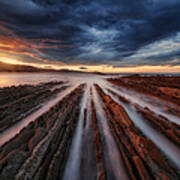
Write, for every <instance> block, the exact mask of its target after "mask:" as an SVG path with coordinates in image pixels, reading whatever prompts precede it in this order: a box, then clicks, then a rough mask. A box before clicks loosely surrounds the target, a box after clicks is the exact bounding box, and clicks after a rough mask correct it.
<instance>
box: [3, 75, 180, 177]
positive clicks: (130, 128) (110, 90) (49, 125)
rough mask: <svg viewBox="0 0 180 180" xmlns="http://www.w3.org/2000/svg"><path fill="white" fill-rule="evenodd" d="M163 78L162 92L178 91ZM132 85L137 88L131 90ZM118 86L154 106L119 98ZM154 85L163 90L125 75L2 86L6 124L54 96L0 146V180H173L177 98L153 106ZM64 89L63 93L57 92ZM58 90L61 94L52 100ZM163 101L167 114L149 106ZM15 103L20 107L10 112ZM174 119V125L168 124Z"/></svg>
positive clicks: (179, 132)
mask: <svg viewBox="0 0 180 180" xmlns="http://www.w3.org/2000/svg"><path fill="white" fill-rule="evenodd" d="M148 78H149V79H148ZM164 78H165V77H158V78H157V79H158V80H164ZM169 78H170V79H168V78H167V80H166V81H165V80H164V81H165V82H167V86H168V88H176V89H178V88H179V85H178V82H179V81H178V78H177V79H176V78H175V79H173V77H169ZM139 79H140V80H139ZM172 80H173V81H174V84H173V83H172V82H171V81H172ZM136 81H137V86H136V87H135V88H134V85H135V84H136ZM109 82H110V83H109ZM147 82H149V86H148V87H144V89H143V92H141V90H140V86H142V84H145V83H147ZM138 83H139V84H138ZM143 86H145V85H143ZM121 87H123V88H125V90H126V89H127V94H128V93H129V92H128V91H129V90H130V89H132V90H133V91H134V92H136V93H137V94H138V96H141V95H142V100H147V99H148V98H149V99H150V100H151V101H150V100H149V99H148V101H147V102H148V103H151V102H152V101H153V102H152V106H146V105H147V104H146V103H144V104H143V103H140V101H133V99H131V98H130V97H131V96H134V95H135V94H134V93H132V94H130V93H129V94H128V96H125V95H124V94H126V93H125V92H124V90H123V91H122V89H121ZM152 87H153V88H155V89H159V87H161V88H160V91H162V88H167V87H165V83H164V82H162V83H159V85H158V83H156V80H155V78H154V77H145V78H144V79H143V78H142V77H139V76H135V77H134V79H133V78H132V77H123V78H118V79H110V80H108V82H107V81H106V80H103V81H102V80H101V81H98V80H93V81H89V82H85V83H84V82H83V83H80V81H78V83H77V84H76V85H74V86H73V85H72V84H71V85H70V86H68V87H67V84H65V83H63V82H50V83H44V84H39V85H37V86H32V85H24V86H17V87H9V88H4V89H0V97H2V98H3V101H2V102H1V103H0V110H1V107H6V108H7V109H8V107H12V108H10V109H9V110H8V112H9V114H6V115H4V116H1V115H0V117H2V119H1V120H0V123H1V122H3V121H4V119H6V118H7V119H6V120H7V123H9V121H8V119H9V120H10V119H11V118H9V117H10V116H13V115H14V119H17V118H16V113H17V114H22V113H25V112H26V110H27V109H31V108H32V107H34V104H36V105H38V104H41V103H43V102H45V101H46V100H48V99H50V98H54V99H56V98H57V99H56V100H57V101H55V102H56V103H51V104H50V106H48V107H49V108H47V109H46V108H45V111H44V110H43V113H40V114H39V116H37V117H36V116H35V117H36V118H35V119H33V121H31V119H28V120H29V121H28V123H27V124H26V125H25V126H22V127H23V128H22V129H20V131H17V132H16V133H14V136H11V138H7V141H4V143H1V144H2V146H1V147H0V179H2V180H4V179H5V180H6V179H7V180H11V179H15V180H21V179H22V180H24V179H35V180H51V179H52V180H57V179H62V180H71V179H73V180H84V179H87V180H94V179H97V180H106V179H107V180H116V179H117V180H128V179H132V180H136V179H137V180H139V179H142V180H144V179H147V180H148V179H149V180H151V179H158V180H159V179H161V180H164V179H167V180H178V179H179V177H180V163H179V162H180V161H179V152H180V124H178V123H176V122H178V118H179V117H180V116H179V110H178V108H177V107H179V105H178V103H177V98H178V96H176V98H173V95H172V94H171V95H170V94H169V90H168V92H167V93H164V95H163V96H159V97H157V99H158V100H157V101H154V99H153V98H154V97H156V96H157V92H158V90H156V91H154V92H153V93H151V91H152ZM11 88H12V89H11ZM65 91H67V93H63V92H65ZM13 92H14V93H13ZM25 92H26V93H25ZM6 93H7V94H9V95H8V96H9V97H8V98H7V97H4V95H5V94H6ZM59 93H62V94H64V96H61V95H60V96H59V97H57V96H58V94H59ZM12 94H13V95H12ZM144 94H146V95H147V96H144ZM165 94H166V95H165ZM165 96H166V98H164V97H165ZM12 97H13V98H12ZM61 97H62V98H61ZM170 97H171V98H170ZM151 98H152V99H151ZM159 99H160V100H159ZM167 99H168V100H167ZM172 99H173V100H172ZM24 100H25V101H24ZM161 100H165V102H166V103H164V101H163V103H162V106H161V108H164V109H165V110H164V109H163V110H164V111H165V112H166V114H165V115H167V113H169V114H168V115H169V116H165V115H164V114H162V113H161V114H159V113H157V112H158V110H156V111H155V110H154V109H153V107H155V105H157V104H158V105H160V103H161ZM24 102H27V103H24ZM18 103H19V104H18ZM153 103H154V104H153ZM171 103H172V104H173V105H172V104H171ZM15 105H17V107H20V106H23V107H24V108H17V109H16V106H15ZM164 106H165V107H164ZM6 108H4V109H6ZM4 109H3V110H4ZM11 109H12V110H11ZM35 111H36V110H35ZM1 112H3V111H1ZM6 113H7V112H6ZM171 115H173V116H171ZM174 116H176V121H175V122H173V121H171V119H170V118H171V117H173V118H174ZM22 119H23V117H22ZM5 122H6V121H5ZM10 122H11V121H10ZM19 122H21V121H17V120H15V121H12V122H11V123H10V124H9V126H7V127H6V128H7V130H8V129H11V126H12V125H13V126H15V127H16V126H17V127H18V123H19ZM0 127H3V126H0ZM2 131H3V129H2ZM5 131H6V129H5ZM11 133H12V132H11ZM1 135H2V136H6V135H7V134H5V135H4V134H3V133H2V134H1ZM156 139H158V140H156ZM0 140H1V139H0ZM161 141H162V142H161Z"/></svg>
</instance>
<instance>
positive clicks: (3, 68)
mask: <svg viewBox="0 0 180 180" xmlns="http://www.w3.org/2000/svg"><path fill="white" fill-rule="evenodd" d="M41 71H46V70H44V69H41V68H36V67H33V66H25V65H13V64H8V63H4V62H0V72H41ZM47 71H50V70H47Z"/></svg>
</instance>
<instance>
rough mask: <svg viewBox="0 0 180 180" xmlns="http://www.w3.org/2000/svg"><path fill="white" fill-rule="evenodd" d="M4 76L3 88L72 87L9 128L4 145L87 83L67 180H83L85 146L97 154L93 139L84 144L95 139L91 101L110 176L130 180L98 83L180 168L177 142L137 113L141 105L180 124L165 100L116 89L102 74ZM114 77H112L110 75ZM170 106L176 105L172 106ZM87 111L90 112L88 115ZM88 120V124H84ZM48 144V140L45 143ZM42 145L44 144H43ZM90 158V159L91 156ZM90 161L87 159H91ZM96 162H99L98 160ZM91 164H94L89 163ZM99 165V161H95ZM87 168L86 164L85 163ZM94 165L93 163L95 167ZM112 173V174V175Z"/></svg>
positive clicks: (1, 141) (0, 139) (2, 136)
mask: <svg viewBox="0 0 180 180" xmlns="http://www.w3.org/2000/svg"><path fill="white" fill-rule="evenodd" d="M1 77H6V79H4V80H3V81H0V87H7V86H12V85H15V86H17V85H20V84H38V83H42V82H49V81H64V82H66V85H68V88H67V89H65V90H63V91H62V92H60V93H59V94H57V95H56V97H54V98H53V99H50V100H48V102H45V103H43V104H41V105H40V108H39V109H38V110H36V111H35V112H33V113H32V114H30V115H28V116H27V117H26V118H24V119H23V120H22V121H20V122H18V123H16V124H15V125H13V126H12V127H10V128H9V129H7V130H5V131H4V132H3V133H1V134H0V146H2V145H3V144H4V143H6V142H8V141H9V140H11V139H12V138H13V137H14V136H16V135H17V134H18V133H19V132H20V131H21V130H22V129H23V128H24V127H26V126H27V125H28V124H29V123H30V122H33V121H35V120H36V119H37V118H38V117H39V116H41V115H42V114H44V113H45V112H47V111H48V110H49V109H50V108H51V107H53V106H55V105H56V104H57V103H58V102H59V101H61V100H62V99H63V98H64V97H66V96H67V95H68V94H70V93H71V92H72V91H73V90H74V89H75V88H77V87H78V86H79V85H81V84H85V88H84V93H83V96H82V99H81V103H80V104H78V105H79V106H80V114H79V117H78V122H77V126H76V128H75V132H74V136H73V138H72V144H71V146H70V151H69V156H68V159H67V163H66V165H65V171H64V174H63V180H71V179H73V180H79V179H82V175H81V173H82V170H81V168H82V160H83V158H84V155H86V153H85V152H84V151H85V150H84V149H83V147H84V146H85V144H86V145H87V147H86V148H88V147H91V149H89V152H90V154H91V155H92V154H93V153H94V152H93V150H92V149H93V148H94V146H93V137H91V138H92V142H91V146H89V145H88V143H87V142H86V143H85V142H84V140H87V139H88V138H89V133H91V136H92V127H91V125H92V122H91V121H92V119H91V110H92V109H91V101H93V102H94V105H95V113H96V116H97V124H98V128H99V132H100V135H101V138H102V141H103V155H104V156H105V157H104V158H105V166H106V168H107V170H108V171H107V177H108V178H109V179H111V178H112V177H115V178H116V179H118V180H119V179H122V180H126V179H128V175H127V172H126V169H125V165H124V162H123V159H122V154H121V153H120V151H119V149H118V146H117V144H116V141H115V139H114V136H113V134H112V131H111V130H112V129H110V127H109V124H108V118H107V116H106V113H105V111H104V109H103V106H102V105H103V102H102V101H101V98H100V96H99V94H98V92H97V90H96V89H95V86H94V85H95V84H97V85H99V86H100V87H101V88H102V90H103V91H104V92H105V93H106V94H107V95H109V96H110V97H111V98H112V99H113V100H115V101H116V102H117V103H118V104H119V105H121V106H122V107H123V108H124V110H125V111H126V112H127V114H128V116H129V118H130V120H131V121H132V122H133V123H134V125H135V126H136V127H137V128H138V129H139V130H141V132H142V133H143V134H144V135H145V136H146V137H147V138H148V139H150V140H152V142H153V143H154V144H155V145H156V146H157V147H158V148H159V149H160V150H161V151H162V152H163V154H165V156H166V157H167V158H168V159H170V160H171V162H173V163H174V164H176V166H177V167H178V168H179V169H180V156H179V154H180V149H179V147H177V146H176V145H175V144H174V143H173V142H171V141H170V140H169V139H168V138H167V137H165V136H164V135H163V134H162V133H160V132H158V131H157V130H156V129H154V128H152V127H151V126H150V125H149V124H147V123H146V121H144V119H143V118H142V117H141V116H140V115H139V114H138V113H137V112H136V110H135V108H134V105H135V104H137V105H139V106H140V107H142V108H145V107H148V108H149V109H150V110H151V111H152V112H154V113H155V114H156V115H163V116H164V117H166V118H167V119H168V120H169V121H172V122H175V123H177V124H180V121H179V118H178V117H176V116H174V115H172V114H170V113H167V112H165V111H164V110H163V107H164V105H167V104H165V102H164V101H161V100H159V99H151V97H150V96H147V95H142V94H139V93H135V92H133V91H130V90H127V89H125V88H119V87H117V86H114V85H112V84H110V83H109V82H107V81H106V79H105V78H108V77H107V76H98V75H89V74H76V73H75V74H73V73H71V74H66V73H62V74H57V73H42V74H40V73H33V74H32V73H24V76H22V73H20V74H18V73H12V74H5V73H4V74H1ZM109 77H110V76H109ZM108 90H111V91H112V92H114V93H116V94H117V95H120V96H122V97H124V98H126V99H127V100H129V101H130V104H125V103H123V102H121V101H120V100H119V99H118V97H117V96H115V95H113V94H112V93H111V92H109V91H108ZM168 106H171V107H172V108H173V106H172V105H171V104H169V105H168ZM85 111H86V113H85ZM84 119H86V123H85V122H84ZM42 142H44V141H42ZM39 144H40V145H41V142H40V143H39ZM88 158H90V157H88ZM88 158H87V159H88ZM94 161H95V160H94ZM89 164H91V163H89ZM94 164H95V162H94ZM85 165H86V164H85ZM91 165H92V164H91ZM88 168H89V166H88V165H87V167H85V168H84V169H86V171H88V170H89V169H88ZM90 168H91V172H93V171H95V168H96V167H90ZM108 173H109V174H108ZM89 177H90V179H91V178H92V177H94V174H93V175H89Z"/></svg>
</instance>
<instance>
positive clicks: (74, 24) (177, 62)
mask: <svg viewBox="0 0 180 180" xmlns="http://www.w3.org/2000/svg"><path fill="white" fill-rule="evenodd" d="M0 61H3V62H8V63H12V64H25V65H26V64H27V65H35V66H38V67H46V68H47V67H48V68H57V69H65V68H69V69H74V70H82V71H103V72H131V71H132V72H180V0H13V1H10V0H0Z"/></svg>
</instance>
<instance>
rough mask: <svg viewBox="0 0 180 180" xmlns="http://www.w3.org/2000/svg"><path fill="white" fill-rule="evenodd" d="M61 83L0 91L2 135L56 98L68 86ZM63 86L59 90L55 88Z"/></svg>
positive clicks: (15, 87) (14, 87)
mask: <svg viewBox="0 0 180 180" xmlns="http://www.w3.org/2000/svg"><path fill="white" fill-rule="evenodd" d="M63 83H64V82H62V81H60V82H49V83H42V84H39V85H34V86H33V85H23V86H12V87H6V88H1V89H0V99H1V101H0V133H1V132H3V131H4V130H6V129H7V128H9V127H10V126H12V125H13V124H15V123H17V122H18V121H20V120H22V119H23V118H25V117H27V116H28V115H29V114H31V113H33V112H34V111H36V110H37V109H39V108H40V107H41V104H42V103H44V102H46V101H48V100H49V99H50V98H52V97H55V96H56V95H57V93H59V92H61V91H62V90H64V89H65V88H67V86H65V85H64V86H63ZM59 85H62V87H59V88H57V89H54V90H51V89H52V88H53V87H56V86H59Z"/></svg>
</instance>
